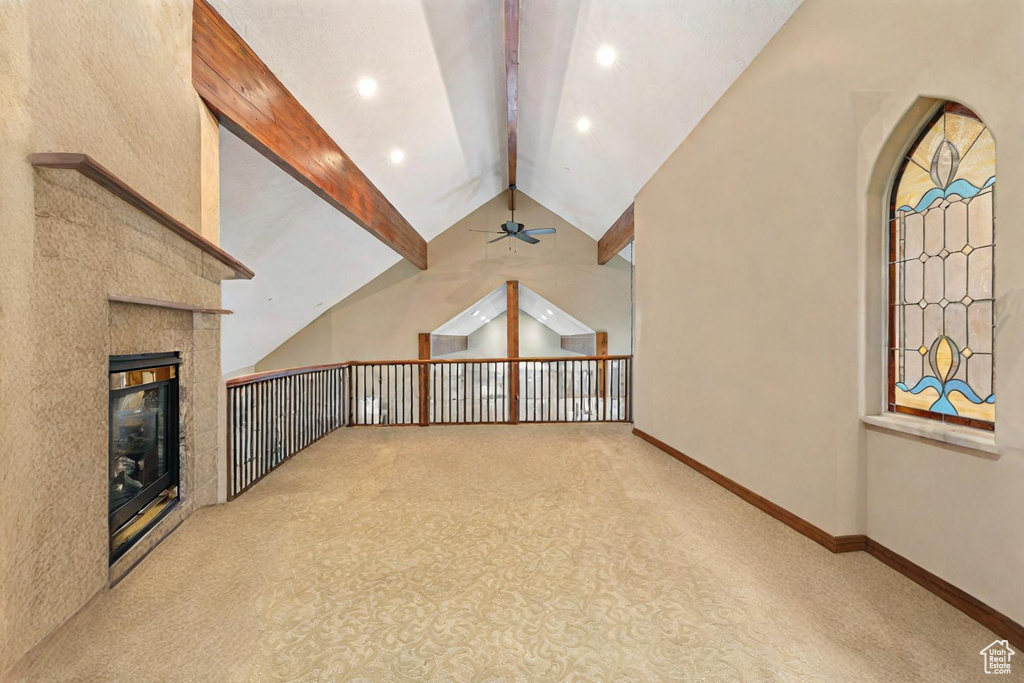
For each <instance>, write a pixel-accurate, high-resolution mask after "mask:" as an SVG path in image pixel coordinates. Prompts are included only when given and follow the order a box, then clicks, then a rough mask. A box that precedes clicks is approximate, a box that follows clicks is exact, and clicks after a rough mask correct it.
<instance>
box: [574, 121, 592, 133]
mask: <svg viewBox="0 0 1024 683" xmlns="http://www.w3.org/2000/svg"><path fill="white" fill-rule="evenodd" d="M576 130H578V131H579V132H581V133H589V132H590V119H588V118H586V117H581V118H580V119H579V120H578V121H577V122H576Z"/></svg>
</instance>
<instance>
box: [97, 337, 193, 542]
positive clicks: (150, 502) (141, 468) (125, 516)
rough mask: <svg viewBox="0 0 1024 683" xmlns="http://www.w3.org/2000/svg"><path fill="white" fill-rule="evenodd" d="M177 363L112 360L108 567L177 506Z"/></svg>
mask: <svg viewBox="0 0 1024 683" xmlns="http://www.w3.org/2000/svg"><path fill="white" fill-rule="evenodd" d="M179 362H180V360H179V359H178V358H177V356H166V355H160V356H131V357H123V356H122V357H116V358H112V359H111V364H110V369H111V373H110V468H109V469H110V476H109V480H110V485H109V495H110V533H111V561H113V560H114V559H116V558H117V557H118V556H119V555H120V554H122V553H123V552H124V551H125V550H127V549H128V548H129V547H131V544H132V542H134V541H135V540H136V539H137V538H139V537H140V536H141V535H142V534H143V533H144V532H145V531H147V530H148V529H149V528H150V527H151V526H152V525H153V524H155V523H156V522H157V521H158V520H159V518H160V517H162V516H163V514H164V513H165V512H166V511H167V510H168V509H169V505H170V504H171V503H173V502H174V501H175V500H177V488H178V363H179Z"/></svg>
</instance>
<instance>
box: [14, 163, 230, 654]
mask: <svg viewBox="0 0 1024 683" xmlns="http://www.w3.org/2000/svg"><path fill="white" fill-rule="evenodd" d="M34 178H35V182H34V201H35V220H34V249H33V260H32V264H31V267H32V273H33V277H32V283H31V287H30V290H31V291H29V292H25V296H27V297H29V300H30V301H31V306H32V309H33V310H34V311H36V312H37V314H36V316H35V318H34V320H33V328H34V329H33V330H32V331H31V339H32V340H33V361H32V365H33V367H32V368H31V377H32V380H31V386H26V387H24V391H23V392H22V394H21V395H22V396H23V397H24V400H25V401H27V402H29V403H30V404H31V406H30V411H29V412H30V414H31V415H32V416H33V420H32V421H33V424H32V426H31V427H32V428H31V429H28V430H25V432H27V433H28V436H27V437H26V438H25V439H23V443H21V444H19V451H20V454H21V455H20V457H19V458H17V459H16V460H15V461H14V462H13V463H12V469H15V470H19V471H16V472H10V473H8V474H9V475H10V476H11V480H17V481H28V482H31V485H30V486H27V487H16V488H14V489H13V490H10V491H5V495H4V496H3V497H0V514H2V515H5V516H10V517H9V519H11V518H13V519H15V520H16V524H15V525H14V528H15V529H16V530H17V533H15V534H13V535H12V536H11V537H10V538H9V539H8V542H9V545H10V548H9V550H10V553H9V556H8V558H7V560H6V561H4V562H0V564H6V566H4V567H2V569H4V571H5V572H6V577H7V579H8V582H7V586H6V587H5V588H4V594H3V595H0V597H3V598H6V599H8V601H9V607H10V608H11V609H10V612H9V614H10V615H11V616H12V617H13V625H16V626H17V628H13V629H9V631H8V632H9V633H10V634H11V636H12V638H11V639H10V640H9V641H8V642H7V643H6V644H5V646H6V648H10V649H9V650H8V651H7V653H6V654H7V655H8V656H10V655H12V654H13V655H14V656H15V659H16V658H17V657H18V655H19V653H21V654H23V653H24V652H26V651H27V650H28V649H29V648H31V647H33V646H34V645H35V644H36V643H39V642H40V641H41V640H43V639H44V638H45V637H46V636H47V635H48V634H49V633H51V632H52V631H53V630H54V629H55V628H57V627H58V626H60V625H61V624H62V623H63V622H64V621H66V620H67V619H68V618H70V617H71V616H72V615H73V614H74V613H75V612H77V611H78V610H79V609H80V608H81V607H82V606H83V605H84V604H85V603H86V602H87V601H88V600H89V599H91V598H92V597H93V596H94V595H96V594H97V593H98V592H101V591H104V590H107V589H108V588H109V587H111V586H112V585H114V584H116V583H117V581H118V580H120V579H121V578H122V577H123V576H124V575H125V574H126V573H127V572H128V571H129V570H130V569H131V568H132V567H133V566H135V564H137V563H138V562H139V561H141V559H142V558H143V557H145V555H146V554H147V553H148V552H149V551H150V550H152V549H153V547H154V546H155V545H156V544H158V543H159V542H160V541H161V540H163V539H164V538H166V537H167V535H168V534H170V533H171V532H172V531H173V530H174V528H175V527H177V526H178V525H179V524H180V523H181V522H183V521H184V520H185V519H186V518H188V517H189V516H190V515H191V514H192V512H194V511H195V510H196V509H197V508H199V507H201V506H205V505H211V504H214V503H216V502H217V501H218V500H219V499H222V492H221V491H222V488H223V486H222V482H221V479H222V478H223V471H222V470H223V457H222V455H223V448H222V444H223V443H224V432H223V429H224V426H223V425H224V420H223V416H222V413H223V403H222V392H223V382H222V380H221V375H220V320H219V318H220V315H219V313H221V312H219V311H218V308H219V304H220V282H221V280H224V279H230V278H234V277H236V276H237V275H239V269H238V268H237V267H236V268H232V267H229V266H228V265H226V264H225V263H224V262H223V261H224V260H225V259H224V258H223V255H222V256H221V258H220V259H218V258H217V257H216V254H215V252H216V248H215V247H213V249H212V250H211V249H210V248H209V246H207V247H206V248H204V245H203V242H204V240H202V238H199V241H198V242H197V241H196V240H195V239H192V236H191V235H189V234H187V233H182V232H181V230H178V229H168V225H167V223H166V221H161V220H156V219H154V218H153V217H151V215H147V214H146V213H144V212H142V211H140V210H139V209H138V208H136V207H135V206H132V205H131V204H129V203H126V201H125V200H124V199H123V198H122V197H119V196H116V195H115V194H113V193H112V192H108V191H107V189H104V187H103V186H101V185H100V184H99V182H100V181H99V180H97V179H96V178H92V179H90V177H86V175H85V174H84V172H83V173H76V172H73V171H70V170H55V169H47V168H37V169H36V171H35V173H34ZM94 181H95V182H94ZM210 246H212V245H210ZM212 252H213V253H214V255H213V256H211V253H212ZM242 275H243V276H244V273H243V274H242ZM112 299H113V300H112ZM118 299H121V300H120V301H119V300H118ZM126 299H127V300H126ZM138 302H142V303H138ZM169 306H180V307H181V310H179V309H176V308H172V307H169ZM173 351H177V352H179V353H180V354H181V358H182V363H181V366H180V367H179V373H180V374H179V377H180V380H179V387H180V419H181V423H182V426H183V430H182V431H183V435H184V438H183V440H182V443H181V454H180V458H181V460H180V463H181V469H180V489H179V497H180V503H179V504H178V505H177V506H176V507H175V509H174V510H172V511H171V512H169V513H168V514H167V516H166V517H164V518H163V519H162V520H161V521H160V522H159V523H158V524H157V525H156V526H154V527H153V528H152V529H151V530H150V531H148V532H147V533H146V534H145V535H144V536H143V537H142V538H140V539H139V540H138V541H137V542H136V543H135V545H134V546H133V547H132V548H131V549H130V550H129V551H128V552H127V553H125V554H124V555H123V556H122V557H120V558H119V559H118V560H117V561H116V562H115V563H114V564H113V565H109V566H108V559H109V530H108V524H107V512H108V471H107V467H108V445H109V442H108V412H107V411H108V399H109V375H108V359H109V357H110V356H113V355H128V354H141V353H159V352H173ZM8 493H9V494H10V495H8ZM0 649H5V648H0Z"/></svg>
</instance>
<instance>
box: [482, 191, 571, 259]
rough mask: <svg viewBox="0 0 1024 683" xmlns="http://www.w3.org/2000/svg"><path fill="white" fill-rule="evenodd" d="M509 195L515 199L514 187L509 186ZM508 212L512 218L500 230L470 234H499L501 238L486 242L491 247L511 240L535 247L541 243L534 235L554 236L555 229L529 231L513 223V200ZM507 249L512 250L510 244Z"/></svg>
mask: <svg viewBox="0 0 1024 683" xmlns="http://www.w3.org/2000/svg"><path fill="white" fill-rule="evenodd" d="M509 193H511V194H512V196H513V197H515V185H509ZM509 211H510V212H511V214H512V218H511V219H509V220H507V221H505V222H504V223H502V224H501V228H502V229H500V230H470V232H486V233H487V234H500V236H501V237H499V238H495V239H494V240H490V241H489V242H487V244H488V245H492V244H494V243H496V242H501V241H502V240H511V239H512V238H514V239H516V240H521V241H522V242H525V243H526V244H530V245H536V244H540V243H541V241H540V240H538V239H537V238H535V237H534V236H535V234H554V233H555V232H556V230H555V228H553V227H535V228H532V229H529V230H527V229H523V228H525V227H526V226H525V225H523V224H522V223H517V222H515V200H514V199H513V200H512V201H511V202H510V206H509ZM509 248H510V249H511V248H512V245H511V243H509Z"/></svg>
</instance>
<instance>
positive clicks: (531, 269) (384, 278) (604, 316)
mask: <svg viewBox="0 0 1024 683" xmlns="http://www.w3.org/2000/svg"><path fill="white" fill-rule="evenodd" d="M506 220H508V198H507V195H505V194H504V193H503V194H501V195H498V196H497V197H495V198H494V199H492V200H491V201H489V202H487V203H486V204H484V205H483V206H481V207H480V208H479V209H477V210H476V211H474V212H473V213H471V214H470V215H469V216H467V217H466V218H464V219H462V220H461V221H459V222H458V223H456V224H455V225H453V226H452V227H450V228H448V230H446V231H444V232H443V233H441V234H440V235H438V236H437V237H435V238H434V239H433V240H431V241H430V243H429V244H428V247H427V248H428V256H429V258H430V268H429V269H428V270H426V271H420V270H418V269H417V268H416V267H415V266H412V265H410V264H409V263H408V262H405V261H403V262H401V263H398V264H396V265H395V266H393V267H392V268H390V269H388V270H387V271H385V272H384V273H383V274H382V275H380V276H379V277H377V278H376V279H374V280H373V281H372V282H370V283H369V284H367V285H366V286H364V287H362V288H361V289H359V290H357V291H356V292H355V293H354V294H352V295H351V296H349V297H347V298H346V299H345V300H343V301H342V302H340V303H338V304H336V305H335V306H333V307H332V308H330V309H329V310H327V311H326V312H325V313H324V314H323V315H321V316H320V317H319V318H317V319H316V320H315V321H314V322H312V323H310V324H309V325H307V326H306V327H305V328H304V329H302V330H301V331H300V332H298V333H297V334H296V335H295V336H293V337H292V338H291V339H289V340H288V341H287V342H285V343H284V344H282V345H281V346H280V347H278V348H277V349H276V350H275V351H273V352H272V353H270V354H269V355H268V356H267V357H266V358H264V359H263V360H262V361H260V362H259V363H257V364H256V370H257V371H264V370H274V369H277V368H284V367H295V366H299V365H312V364H316V363H327V362H337V361H343V360H396V359H405V358H416V357H417V355H418V346H417V334H418V333H420V332H430V331H431V330H434V329H436V328H437V327H438V326H439V325H441V324H442V323H444V322H445V321H447V320H449V319H451V318H452V317H453V316H455V315H456V314H457V313H459V312H461V311H463V310H465V308H466V307H467V306H469V305H470V304H472V303H473V302H474V301H478V300H479V299H482V298H483V297H484V296H486V295H487V294H489V293H491V292H492V291H494V289H495V288H497V287H499V286H500V285H501V284H502V283H504V282H506V281H508V280H519V281H520V282H522V283H523V284H524V285H526V286H527V287H529V288H530V289H531V290H533V291H534V292H536V293H537V294H539V295H540V296H542V297H544V298H545V299H548V300H550V301H551V302H552V303H554V304H556V305H557V306H558V307H559V308H562V309H564V310H565V312H566V313H569V314H570V315H572V316H573V317H575V318H576V319H578V320H579V321H580V322H582V323H584V324H585V325H588V326H590V327H591V328H593V329H595V330H606V331H607V332H608V347H609V351H610V353H613V354H625V353H629V352H630V306H631V302H630V297H631V294H630V264H629V262H627V261H626V260H625V259H622V258H615V259H613V260H612V262H611V263H609V264H608V265H605V266H599V265H597V242H596V241H595V240H594V239H592V238H591V237H590V236H588V235H587V234H586V233H584V232H582V231H580V230H578V229H577V228H575V227H573V226H572V225H570V224H569V223H567V222H566V221H564V220H563V219H561V218H559V217H558V216H557V215H556V214H554V213H552V212H551V211H549V210H547V209H546V208H544V207H543V206H541V205H540V204H538V203H537V202H535V201H533V200H532V199H530V198H529V197H527V196H526V195H524V194H522V193H519V197H518V205H517V209H516V220H517V221H519V222H521V223H525V224H526V226H527V227H528V228H533V227H536V228H540V227H551V228H557V229H558V233H557V234H556V235H548V236H545V237H543V238H541V239H542V241H541V243H540V244H535V245H526V244H523V245H521V246H519V248H518V251H517V252H512V253H510V252H509V251H508V246H507V245H506V244H505V243H499V244H493V245H486V244H485V242H486V238H487V236H486V235H481V234H479V233H474V232H469V230H470V229H474V230H497V229H498V225H499V224H501V223H503V222H504V221H506Z"/></svg>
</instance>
